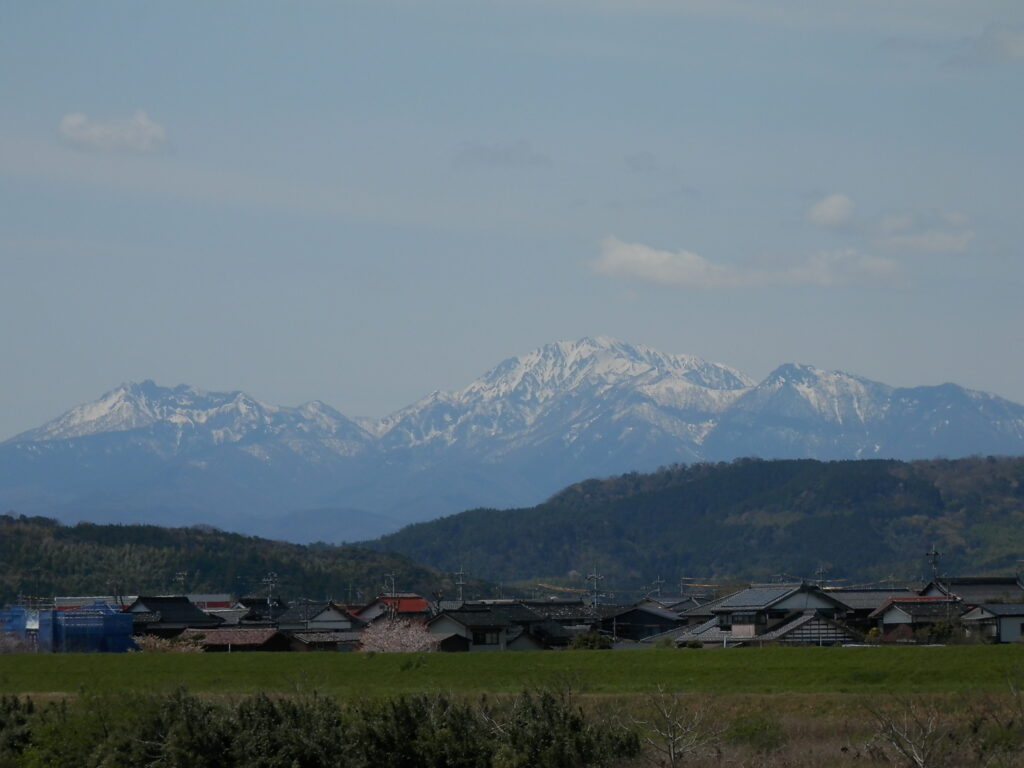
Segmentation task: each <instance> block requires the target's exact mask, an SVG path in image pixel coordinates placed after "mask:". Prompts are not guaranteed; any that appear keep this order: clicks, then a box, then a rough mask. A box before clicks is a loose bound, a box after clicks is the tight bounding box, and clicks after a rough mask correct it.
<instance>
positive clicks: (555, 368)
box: [0, 338, 1024, 541]
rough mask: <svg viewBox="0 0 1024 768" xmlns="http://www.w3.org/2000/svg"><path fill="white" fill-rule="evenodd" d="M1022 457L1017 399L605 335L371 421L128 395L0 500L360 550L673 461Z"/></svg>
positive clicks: (46, 433)
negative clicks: (754, 370)
mask: <svg viewBox="0 0 1024 768" xmlns="http://www.w3.org/2000/svg"><path fill="white" fill-rule="evenodd" d="M1020 453H1024V407H1022V406H1020V405H1017V404H1015V403H1011V402H1009V401H1007V400H1003V399H1001V398H998V397H995V396H993V395H988V394H984V393H981V392H974V391H970V390H965V389H963V388H961V387H958V386H955V385H952V384H944V385H942V386H937V387H916V388H911V389H896V388H892V387H889V386H886V385H884V384H879V383H876V382H871V381H868V380H866V379H862V378H859V377H856V376H852V375H849V374H845V373H840V372H835V371H822V370H819V369H816V368H812V367H809V366H799V365H784V366H781V367H780V368H778V369H776V370H775V371H773V372H772V373H771V374H770V375H769V376H768V377H767V378H766V379H765V380H764V381H762V382H760V383H758V382H756V381H754V380H752V379H750V378H749V377H747V376H745V375H744V374H742V373H740V372H739V371H736V370H733V369H731V368H728V367H726V366H723V365H718V364H715V363H709V362H706V361H704V360H701V359H699V358H696V357H690V356H685V355H666V354H662V353H660V352H657V351H655V350H653V349H650V348H648V347H644V346H640V345H630V344H625V343H623V342H619V341H615V340H612V339H606V338H597V339H590V338H585V339H581V340H580V341H576V342H558V343H554V344H548V345H546V346H544V347H542V348H541V349H538V350H536V351H534V352H531V353H530V354H527V355H524V356H521V357H516V358H511V359H509V360H506V361H505V362H503V363H501V364H500V365H499V366H498V367H496V368H495V369H493V370H492V371H490V372H488V373H486V374H485V375H484V376H482V377H481V378H479V379H477V380H476V381H474V382H472V383H471V384H469V386H467V387H466V388H464V389H462V390H459V391H457V392H435V393H433V394H431V395H428V396H427V397H425V398H423V399H422V400H420V401H419V402H417V403H415V404H413V405H410V406H408V407H407V408H403V409H401V410H399V411H397V412H395V413H393V414H391V415H390V416H388V417H386V418H384V419H381V420H379V421H374V420H366V419H362V420H359V421H356V420H353V419H350V418H347V417H345V416H343V415H342V414H340V413H338V412H337V411H335V410H334V409H332V408H330V407H328V406H327V405H325V404H323V403H319V402H312V403H307V404H305V405H302V406H299V407H297V408H285V407H279V406H273V405H268V404H266V403H261V402H258V401H256V400H254V399H252V398H251V397H249V396H247V395H245V394H244V393H241V392H233V393H214V392H203V391H201V390H198V389H194V388H192V387H187V386H179V387H175V388H173V389H170V388H166V387H160V386H157V385H156V384H154V383H153V382H151V381H147V382H143V383H141V384H124V385H122V386H120V387H118V388H117V389H114V390H112V391H111V392H108V393H107V394H105V395H103V397H101V398H100V399H99V400H97V401H95V402H92V403H88V404H86V405H82V406H79V407H77V408H74V409H72V410H71V411H69V412H68V413H66V414H64V415H63V416H61V417H59V418H57V419H55V420H54V421H51V422H49V423H47V424H44V425H43V426H41V427H39V428H37V429H34V430H30V431H29V432H25V433H23V434H21V435H18V436H16V437H14V438H12V439H11V440H8V441H7V442H5V443H2V444H0V508H3V509H13V510H15V511H17V512H24V513H26V514H28V513H32V514H48V515H53V516H56V517H59V518H61V519H63V520H67V521H77V520H80V519H88V520H94V521H103V522H110V521H113V522H120V521H124V522H127V521H132V522H135V521H144V522H155V523H161V524H189V523H194V522H203V523H211V524H213V525H218V526H221V527H225V528H229V529H233V530H241V531H245V532H249V533H256V534H261V535H269V536H275V537H280V538H288V539H293V540H296V541H310V540H316V539H323V540H329V541H340V540H348V541H352V540H358V539H365V538H368V537H371V536H374V535H376V534H378V533H382V532H385V531H388V530H394V529H395V528H397V527H398V526H400V525H401V524H403V523H406V522H410V521H417V520H426V519H430V518H433V517H436V516H438V515H442V514H447V513H452V512H457V511H460V510H463V509H468V508H472V507H477V506H492V507H505V506H523V505H530V504H535V503H537V502H539V501H541V500H542V499H544V498H545V497H546V496H548V495H550V494H551V493H554V492H555V491H557V490H558V489H560V488H562V487H564V486H566V485H568V484H570V483H571V482H574V481H577V480H580V479H582V478H585V477H593V476H604V475H611V474H615V473H619V472H624V471H630V470H650V469H654V468H656V467H658V466H661V465H666V464H671V463H676V462H686V463H690V462H695V461H718V460H729V459H732V458H735V457H739V456H760V457H763V458H798V457H807V458H822V459H829V458H900V459H912V458H928V457H933V456H940V455H941V456H947V457H956V456H965V455H971V454H1020Z"/></svg>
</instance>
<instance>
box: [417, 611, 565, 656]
mask: <svg viewBox="0 0 1024 768" xmlns="http://www.w3.org/2000/svg"><path fill="white" fill-rule="evenodd" d="M427 628H428V629H429V630H430V633H431V634H433V635H437V636H439V637H440V638H441V643H440V647H441V649H442V650H448V649H452V650H462V649H463V648H464V649H465V650H470V651H506V650H508V651H516V650H542V649H544V648H551V647H558V646H565V645H567V644H568V642H569V640H570V638H571V633H570V632H569V631H568V630H566V629H565V628H564V627H562V626H561V625H560V624H558V623H557V622H555V621H553V620H551V619H547V618H545V617H543V616H541V615H539V614H537V613H536V612H535V611H533V610H531V609H530V608H528V607H527V606H525V605H523V604H521V603H518V602H501V603H493V604H485V603H463V604H462V606H461V607H460V608H458V609H455V610H444V611H441V612H440V613H439V614H438V615H437V616H435V617H434V618H432V619H431V620H430V621H429V622H427ZM456 638H462V641H459V640H457V639H456Z"/></svg>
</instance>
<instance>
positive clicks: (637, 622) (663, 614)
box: [600, 602, 683, 641]
mask: <svg viewBox="0 0 1024 768" xmlns="http://www.w3.org/2000/svg"><path fill="white" fill-rule="evenodd" d="M682 623H683V620H682V619H680V618H679V614H678V613H676V612H674V611H670V610H668V609H667V608H663V607H661V606H660V605H658V604H657V603H651V602H641V603H637V604H636V605H632V606H630V607H628V608H626V609H625V610H620V611H616V612H615V613H613V614H612V615H611V616H605V617H604V618H602V619H601V622H600V627H601V631H602V632H605V633H607V634H609V635H611V636H612V637H613V638H614V639H616V640H634V641H635V640H643V639H644V638H645V637H650V636H651V635H658V634H661V633H663V632H667V631H669V630H671V629H675V628H676V627H678V626H680V625H681V624H682Z"/></svg>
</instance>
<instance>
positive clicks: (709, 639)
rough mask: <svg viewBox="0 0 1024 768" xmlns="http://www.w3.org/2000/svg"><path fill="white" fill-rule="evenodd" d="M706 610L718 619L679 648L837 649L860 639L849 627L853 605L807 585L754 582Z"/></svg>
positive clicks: (680, 639)
mask: <svg viewBox="0 0 1024 768" xmlns="http://www.w3.org/2000/svg"><path fill="white" fill-rule="evenodd" d="M703 609H710V611H711V613H712V614H713V615H712V617H711V618H709V619H707V620H706V621H704V622H703V623H702V624H699V625H697V626H695V627H693V628H691V629H690V630H689V631H687V632H684V633H681V634H679V635H678V636H677V637H676V643H677V645H685V644H687V643H690V642H694V641H696V642H699V643H701V644H704V645H722V646H736V645H750V644H761V643H765V642H773V643H786V644H794V645H836V644H840V643H848V642H853V641H855V640H856V639H858V635H857V633H856V632H855V631H853V630H851V629H850V628H849V627H847V626H846V625H845V624H844V623H843V619H844V618H845V616H846V613H847V611H848V609H847V607H846V606H845V605H844V604H843V603H842V602H840V601H839V600H837V599H835V598H834V597H832V596H830V595H829V594H828V593H827V592H825V591H824V590H822V589H820V588H819V587H817V586H814V585H811V584H806V583H800V584H753V585H751V586H750V587H748V588H747V589H743V590H740V591H739V592H735V593H733V594H732V595H729V596H727V597H724V598H721V599H719V600H716V601H715V602H714V603H711V604H710V605H709V606H703Z"/></svg>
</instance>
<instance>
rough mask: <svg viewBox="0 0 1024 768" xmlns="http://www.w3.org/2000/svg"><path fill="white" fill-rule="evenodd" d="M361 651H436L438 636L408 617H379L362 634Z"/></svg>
mask: <svg viewBox="0 0 1024 768" xmlns="http://www.w3.org/2000/svg"><path fill="white" fill-rule="evenodd" d="M361 640H362V646H361V650H363V651H374V652H376V653H421V652H424V651H436V650H437V644H438V642H439V641H440V638H439V637H437V636H435V635H432V634H430V630H429V629H427V627H426V625H425V624H423V623H421V622H418V621H410V620H409V619H397V618H393V619H387V618H385V619H380V620H379V621H375V622H373V623H372V624H370V626H368V627H367V628H366V629H364V630H363V634H362V638H361Z"/></svg>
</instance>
